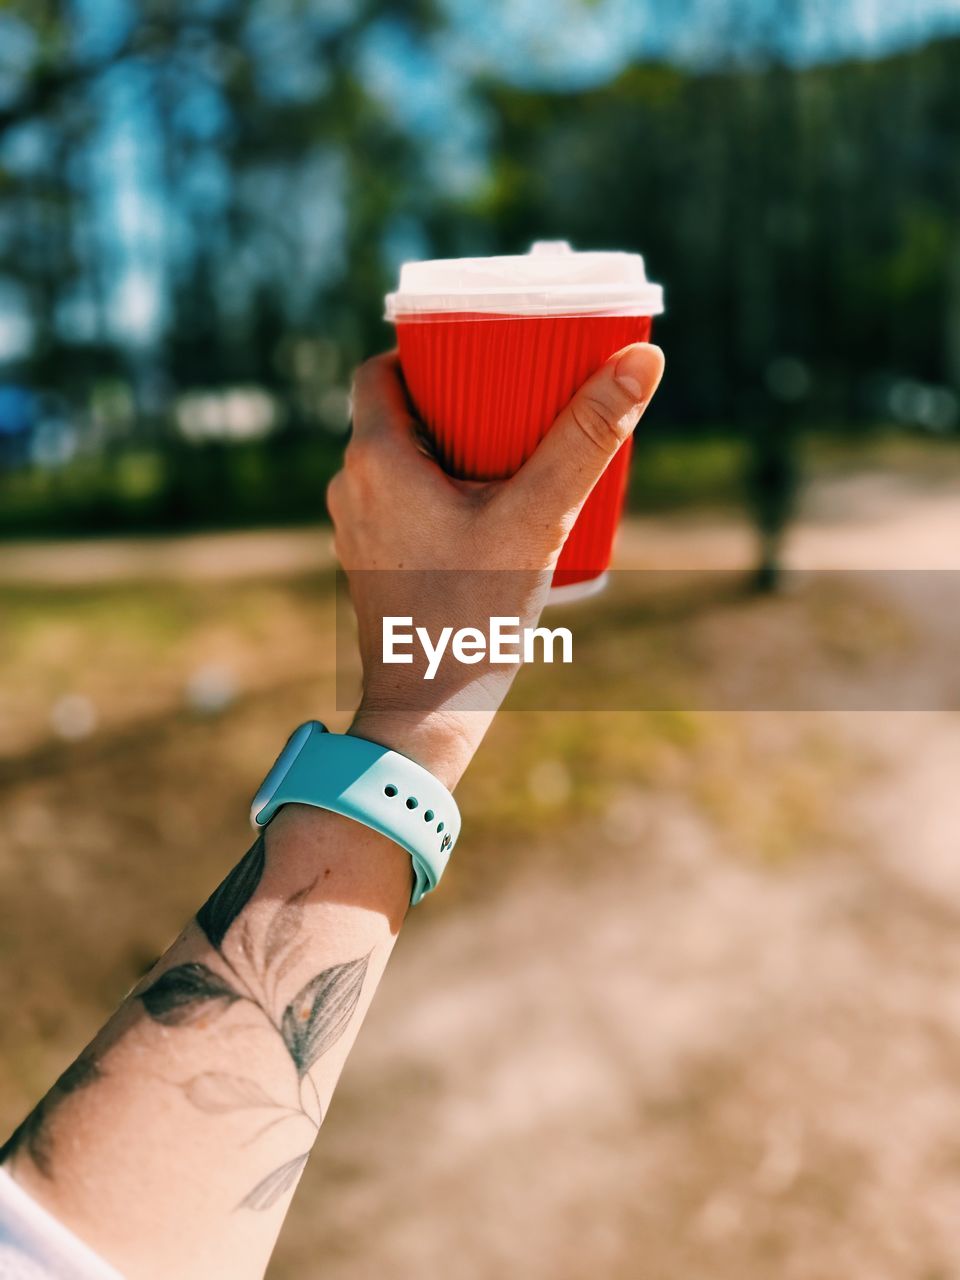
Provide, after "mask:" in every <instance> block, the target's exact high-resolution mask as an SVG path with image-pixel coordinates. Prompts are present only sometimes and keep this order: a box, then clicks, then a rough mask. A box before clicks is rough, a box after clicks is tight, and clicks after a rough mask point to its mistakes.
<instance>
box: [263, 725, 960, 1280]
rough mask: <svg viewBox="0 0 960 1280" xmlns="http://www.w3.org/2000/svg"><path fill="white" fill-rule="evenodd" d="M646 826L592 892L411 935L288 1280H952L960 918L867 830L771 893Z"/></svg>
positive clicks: (494, 908) (339, 1121) (765, 880)
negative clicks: (425, 1279) (379, 1279)
mask: <svg viewBox="0 0 960 1280" xmlns="http://www.w3.org/2000/svg"><path fill="white" fill-rule="evenodd" d="M924 729H925V726H923V725H920V724H914V725H911V726H909V730H910V732H912V733H914V734H919V735H920V736H922V737H923V738H924V741H925V743H926V745H927V747H928V748H929V747H930V745H931V744H930V739H929V738H928V737H927V736H926V735H925V733H924ZM944 733H945V734H946V730H945V729H944ZM958 734H960V726H956V725H955V726H953V737H952V740H951V741H946V738H945V739H944V740H943V741H941V742H938V743H936V749H937V751H938V752H939V751H941V750H943V751H948V750H949V751H953V750H956V748H957V745H958ZM862 798H863V797H859V798H858V799H862ZM926 800H927V801H928V803H929V802H931V801H934V800H935V801H936V803H937V804H938V805H939V812H940V816H941V817H942V818H945V817H946V816H947V815H948V814H949V813H950V812H951V809H952V807H953V797H952V795H951V794H943V792H942V791H938V793H937V795H936V796H935V797H934V796H933V795H932V794H930V793H929V792H928V794H927V796H926ZM647 803H648V805H649V808H650V813H649V814H648V821H647V823H646V830H645V834H644V837H643V839H642V841H641V842H640V843H639V844H635V845H634V846H633V847H631V848H628V849H620V850H617V851H616V852H615V854H613V855H611V854H610V853H608V854H606V855H605V856H603V857H602V859H601V865H600V866H599V867H597V866H596V865H594V867H593V870H592V872H591V874H590V875H589V876H586V875H585V876H583V877H577V878H576V879H575V880H574V879H573V878H571V879H570V880H569V881H567V882H565V883H558V882H557V880H556V878H554V877H551V878H550V879H549V880H546V881H545V880H544V879H542V878H539V877H536V876H530V877H526V878H525V879H524V880H523V881H521V882H519V883H516V884H514V885H513V886H512V887H511V890H510V892H509V893H508V894H506V895H504V896H503V897H499V898H497V899H495V900H492V901H490V902H487V903H486V904H484V905H483V906H481V907H479V908H477V909H476V910H474V911H473V912H471V913H469V914H465V915H461V916H457V917H453V918H449V919H444V920H439V921H437V922H434V921H431V920H429V919H426V918H425V919H424V920H422V921H419V922H417V924H416V925H415V927H414V928H413V929H411V931H410V936H408V937H406V938H405V939H404V940H403V942H402V944H401V947H400V950H399V954H398V955H397V957H396V960H395V963H394V966H393V969H392V973H391V974H390V975H389V978H388V980H387V983H386V986H385V988H384V989H383V991H382V993H381V997H380V998H379V1006H378V1008H377V1009H376V1011H375V1013H374V1015H373V1019H372V1022H371V1024H370V1025H369V1026H368V1028H367V1030H366V1031H365V1033H364V1037H363V1039H362V1043H361V1045H360V1046H359V1048H358V1050H357V1053H356V1057H355V1059H354V1060H353V1061H352V1062H351V1069H350V1071H349V1072H348V1073H347V1076H346V1079H345V1081H344V1083H343V1085H342V1091H341V1096H340V1098H339V1100H338V1102H337V1103H336V1106H335V1109H334V1113H333V1114H332V1115H331V1117H330V1120H329V1121H328V1128H327V1129H326V1131H325V1135H324V1141H323V1142H322V1143H321V1144H320V1152H319V1158H318V1159H317V1160H316V1162H315V1164H314V1165H312V1166H311V1169H310V1171H309V1173H308V1175H307V1181H306V1185H305V1186H304V1189H303V1195H302V1197H301V1200H300V1203H299V1205H298V1206H297V1209H296V1219H295V1221H294V1223H293V1224H292V1227H291V1232H290V1238H291V1242H292V1241H293V1240H294V1239H295V1240H296V1244H293V1243H291V1245H290V1246H289V1247H287V1245H286V1244H285V1245H284V1247H283V1249H282V1250H281V1254H280V1255H279V1257H278V1261H277V1268H276V1272H275V1274H276V1275H277V1276H284V1277H286V1276H290V1277H294V1276H307V1275H310V1274H313V1272H312V1271H311V1269H310V1259H311V1257H312V1256H316V1257H323V1258H324V1259H325V1262H324V1266H323V1274H324V1275H326V1276H331V1277H335V1278H336V1280H341V1278H342V1280H354V1278H355V1277H368V1276H369V1277H373V1276H380V1275H396V1276H446V1275H455V1276H457V1277H458V1278H459V1277H462V1278H463V1280H487V1278H488V1277H493V1276H501V1275H509V1276H523V1277H525V1278H529V1280H541V1277H542V1278H543V1280H546V1278H547V1277H550V1278H551V1280H581V1278H585V1277H592V1276H595V1275H597V1276H604V1277H611V1278H614V1280H619V1278H620V1277H622V1278H623V1280H635V1278H637V1277H643V1278H647V1277H651V1278H652V1277H661V1276H662V1277H678V1278H680V1277H684V1278H685V1277H689V1276H705V1277H706V1276H709V1277H711V1278H715V1280H726V1278H727V1277H729V1280H734V1278H736V1280H742V1278H743V1277H754V1276H756V1277H761V1276H762V1277H772V1276H776V1277H784V1278H787V1280H792V1278H793V1277H796V1278H797V1280H801V1278H802V1280H813V1278H814V1277H823V1278H824V1280H827V1278H828V1277H829V1278H831V1280H834V1278H835V1280H840V1278H843V1280H861V1278H862V1280H883V1278H886V1277H889V1278H891V1280H892V1278H893V1277H897V1278H899V1277H903V1278H904V1280H906V1278H907V1277H915V1278H917V1280H921V1278H923V1277H934V1276H938V1277H947V1276H952V1275H955V1274H957V1273H958V1268H960V1186H958V1182H957V1173H956V1167H957V1160H958V1153H960V1146H958V1143H960V1124H958V1108H957V1096H956V1068H957V1064H958V1062H960V996H958V990H960V987H958V978H960V932H958V930H957V927H956V926H957V920H956V910H955V908H956V902H957V899H956V898H954V900H953V904H952V905H949V906H948V905H947V904H945V903H944V901H943V900H942V898H941V897H940V895H939V893H936V892H935V893H934V895H933V896H932V897H928V896H927V893H926V892H925V891H923V892H921V891H917V890H916V888H915V885H914V884H913V882H912V879H911V877H910V875H909V874H908V875H907V877H906V879H904V878H903V877H902V875H901V872H902V871H903V864H904V863H905V862H906V861H907V857H906V855H905V850H904V849H902V848H899V847H898V843H897V841H896V840H882V839H878V836H877V829H878V828H879V826H880V825H881V823H882V815H879V814H878V815H875V818H876V820H875V821H874V822H872V823H871V830H870V831H869V833H867V832H865V833H864V837H863V838H862V839H861V840H857V841H855V842H853V843H852V844H851V843H849V842H846V843H845V842H844V841H843V840H841V839H838V841H837V842H836V844H835V845H833V846H832V847H830V848H823V849H821V850H820V851H819V856H818V857H817V858H816V859H815V860H814V861H812V862H811V861H804V862H803V863H802V864H800V865H798V866H796V867H794V868H792V869H788V870H781V871H779V872H776V873H774V872H771V871H769V870H767V871H763V870H761V869H758V868H756V867H753V868H751V867H749V866H745V865H743V864H738V863H737V862H736V861H735V860H731V859H730V857H729V856H727V855H726V854H725V853H724V852H723V851H721V850H719V849H718V848H717V846H716V840H715V838H714V836H713V834H712V833H711V831H710V830H709V829H708V828H707V827H705V826H704V825H703V823H702V821H701V820H699V819H698V818H697V817H696V816H695V814H694V813H693V812H691V811H690V810H689V809H688V808H687V807H686V805H685V804H684V803H683V802H682V801H669V800H666V799H664V798H659V799H657V800H656V801H655V802H653V803H651V802H650V801H649V800H648V801H647ZM954 813H955V810H954ZM838 825H839V826H842V823H841V824H838ZM954 829H955V824H954ZM945 833H946V828H942V829H941V833H940V834H941V836H943V835H944V834H945ZM900 834H902V824H900ZM571 839H572V840H575V841H579V842H580V851H581V856H582V857H583V858H585V859H589V860H590V861H591V863H592V864H595V863H596V858H595V857H594V854H593V852H592V848H593V846H594V844H595V838H594V837H592V835H591V833H590V832H589V831H587V830H584V831H581V832H579V833H577V835H576V836H572V837H571ZM931 847H932V848H933V849H934V851H935V854H936V856H937V857H940V856H941V854H942V847H941V845H940V843H939V842H937V841H932V842H931ZM954 874H956V873H955V872H954ZM440 974H442V975H443V980H442V982H441V981H438V977H437V975H440ZM383 1152H390V1153H392V1154H393V1155H394V1158H395V1155H396V1153H399V1152H402V1153H404V1154H403V1159H402V1163H401V1164H400V1165H397V1164H396V1163H394V1162H393V1161H391V1162H387V1163H385V1162H383V1161H382V1160H381V1158H380V1157H381V1153H383ZM357 1242H362V1245H361V1246H360V1248H359V1251H358V1243H357ZM314 1250H315V1251H316V1252H314ZM331 1259H332V1260H331Z"/></svg>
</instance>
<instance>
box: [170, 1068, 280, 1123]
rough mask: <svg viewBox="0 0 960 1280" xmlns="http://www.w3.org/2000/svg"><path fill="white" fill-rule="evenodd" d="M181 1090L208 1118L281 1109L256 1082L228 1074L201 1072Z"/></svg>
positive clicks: (181, 1086)
mask: <svg viewBox="0 0 960 1280" xmlns="http://www.w3.org/2000/svg"><path fill="white" fill-rule="evenodd" d="M180 1088H181V1089H182V1090H183V1093H184V1095H185V1096H186V1097H187V1099H188V1100H189V1101H190V1102H192V1103H193V1105H194V1106H195V1107H197V1108H198V1109H199V1110H200V1111H207V1112H210V1113H211V1114H217V1113H220V1112H225V1111H242V1110H250V1109H251V1108H256V1107H279V1106H282V1105H283V1104H282V1103H279V1102H277V1100H276V1098H272V1097H271V1096H270V1094H269V1093H267V1091H266V1089H264V1088H263V1087H262V1085H259V1084H257V1082H256V1080H250V1079H248V1078H247V1077H246V1076H235V1075H232V1074H231V1073H230V1072H229V1071H202V1072H201V1073H200V1074H199V1075H196V1076H191V1078H190V1079H189V1080H185V1081H184V1082H183V1083H182V1084H181V1085H180Z"/></svg>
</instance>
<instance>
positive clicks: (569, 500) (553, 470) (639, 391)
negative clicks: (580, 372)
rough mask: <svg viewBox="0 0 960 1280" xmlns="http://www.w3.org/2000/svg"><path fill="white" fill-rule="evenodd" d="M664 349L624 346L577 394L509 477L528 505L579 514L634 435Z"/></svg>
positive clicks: (658, 372) (557, 513) (656, 380)
mask: <svg viewBox="0 0 960 1280" xmlns="http://www.w3.org/2000/svg"><path fill="white" fill-rule="evenodd" d="M663 363H664V362H663V352H662V351H661V350H660V348H659V347H655V346H652V345H650V344H649V343H644V342H638V343H634V344H633V346H629V347H624V348H623V349H622V350H620V351H618V352H616V353H615V354H614V355H612V356H611V357H610V359H609V360H608V361H607V362H606V364H605V365H603V367H602V368H600V369H598V370H597V372H596V373H595V374H593V376H592V377H591V378H589V379H588V380H587V381H586V382H585V383H584V384H583V386H582V387H581V388H580V390H579V391H578V392H577V393H576V395H575V396H574V397H573V399H572V400H571V401H570V403H569V404H568V405H567V406H566V408H565V409H562V410H561V412H560V415H559V416H558V418H557V419H556V421H555V422H554V424H553V426H552V427H551V428H550V430H549V431H548V432H547V434H546V435H545V436H544V438H543V440H541V442H540V444H539V445H538V446H537V449H536V451H535V452H534V453H533V455H532V456H531V457H530V458H529V459H528V460H527V461H526V462H525V463H524V465H523V466H522V467H521V468H520V470H519V471H518V472H517V473H516V475H515V476H514V477H513V478H512V479H511V480H508V481H507V482H506V486H507V488H508V489H510V490H513V495H512V496H514V497H515V498H516V499H517V500H519V501H521V502H523V503H524V504H526V503H529V502H535V503H536V505H537V510H538V511H541V512H543V513H544V514H547V515H550V516H556V517H557V518H558V519H562V518H563V517H565V516H567V515H573V516H575V515H576V513H577V512H578V511H579V510H580V507H581V506H582V505H583V503H584V502H585V501H586V499H587V497H588V496H589V494H590V490H591V489H592V488H593V486H594V485H595V484H596V483H597V481H598V480H599V479H600V477H601V476H602V475H603V473H604V471H605V470H606V467H607V464H608V463H609V461H610V459H611V458H612V457H613V455H614V454H615V453H616V452H617V450H618V449H619V448H620V446H621V445H622V444H624V443H625V441H627V440H628V439H629V438H630V436H631V435H632V434H633V430H634V427H636V425H637V423H638V422H639V421H640V417H641V415H642V414H643V411H644V409H645V408H646V407H647V404H648V403H649V401H650V398H651V396H652V395H653V393H654V392H655V391H656V389H657V386H658V385H659V382H660V378H661V376H662V375H663Z"/></svg>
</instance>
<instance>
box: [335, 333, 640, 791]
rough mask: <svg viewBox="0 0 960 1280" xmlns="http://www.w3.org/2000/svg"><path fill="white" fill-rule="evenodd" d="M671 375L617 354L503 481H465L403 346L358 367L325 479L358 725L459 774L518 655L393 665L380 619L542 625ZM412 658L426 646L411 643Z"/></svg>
mask: <svg viewBox="0 0 960 1280" xmlns="http://www.w3.org/2000/svg"><path fill="white" fill-rule="evenodd" d="M662 373H663V353H662V352H661V351H660V349H659V348H658V347H655V346H651V345H649V344H645V343H637V344H635V345H633V346H630V347H625V348H624V349H623V350H622V351H618V352H617V353H616V354H615V355H613V356H611V358H610V359H609V360H608V361H607V363H606V364H605V365H604V366H603V367H602V368H601V369H599V370H598V371H597V373H595V374H594V375H593V376H592V377H591V378H590V379H589V380H588V381H587V382H586V383H584V385H583V386H582V387H581V388H580V390H579V391H578V392H577V394H576V395H575V396H574V397H573V399H572V400H571V401H570V403H569V404H568V405H567V406H566V408H565V409H564V410H563V411H562V412H561V413H560V415H559V417H558V418H557V420H556V422H555V423H554V424H553V426H552V427H551V429H550V431H549V432H548V433H547V435H546V436H545V437H544V439H543V440H542V441H541V443H540V445H539V447H538V448H537V450H536V452H535V453H534V454H533V456H532V457H531V458H529V459H528V461H527V462H526V463H525V464H524V466H523V467H521V469H520V470H519V471H518V472H517V473H516V474H515V475H514V476H512V477H511V478H510V479H509V480H502V481H495V482H490V483H474V482H469V481H462V480H455V479H452V478H451V477H450V476H448V475H446V473H445V472H444V471H443V470H442V469H441V468H440V467H439V466H438V464H437V463H436V462H435V461H434V459H433V458H432V456H430V453H429V448H428V447H427V446H425V445H424V443H423V437H422V434H421V427H420V425H419V424H418V423H417V421H416V419H415V418H414V417H413V414H412V412H411V409H410V405H409V402H408V400H407V397H406V393H405V390H404V386H403V381H402V378H401V374H400V367H399V362H398V360H397V357H396V355H394V354H392V353H391V354H389V355H383V356H377V357H375V358H374V359H372V360H368V361H367V362H366V364H364V365H362V366H361V367H360V369H359V370H358V372H357V375H356V379H355V383H354V391H353V436H352V438H351V440H350V442H349V444H348V445H347V449H346V454H345V458H344V466H343V469H342V470H341V471H339V472H338V473H337V475H335V476H334V477H333V480H332V481H331V482H330V486H329V488H328V490H327V505H328V508H329V511H330V515H331V518H332V520H333V524H334V531H335V545H336V550H337V554H338V556H339V558H340V562H341V564H342V565H343V567H344V569H345V570H346V573H347V576H348V579H349V582H350V594H351V597H352V599H353V604H354V608H355V610H356V614H357V624H358V631H359V642H360V656H361V660H362V663H363V679H364V690H363V698H362V701H361V704H360V707H359V709H358V711H357V715H356V717H355V719H354V722H353V725H352V727H351V732H352V733H356V734H357V735H358V736H360V737H367V738H370V739H372V740H374V741H377V742H381V743H383V744H384V745H385V746H390V747H395V748H396V750H398V751H402V752H403V753H404V754H406V755H410V756H413V758H414V759H417V760H419V761H420V762H421V763H422V764H424V765H425V766H426V767H427V768H429V769H431V770H432V771H433V772H434V773H436V774H437V775H438V776H439V777H441V778H443V780H444V781H446V782H447V785H453V784H454V783H455V782H456V781H457V780H458V778H459V777H460V775H461V774H462V772H463V770H464V769H465V768H466V765H467V764H468V763H469V760H470V758H471V756H472V755H473V752H474V751H475V750H476V748H477V746H478V745H479V742H480V740H481V738H482V737H483V734H484V732H485V731H486V728H487V726H488V724H489V722H490V720H491V719H492V718H493V715H494V713H495V711H496V708H497V707H498V706H499V704H500V702H501V701H502V700H503V698H504V697H505V696H506V693H507V690H508V688H509V686H510V683H511V681H512V679H513V676H514V675H515V674H516V671H517V667H516V666H492V665H488V664H486V663H481V664H479V665H476V666H462V667H461V666H459V665H458V664H455V663H450V662H449V661H448V662H447V663H445V664H444V670H443V674H442V675H439V674H438V676H437V678H435V679H433V680H430V681H427V680H424V679H423V673H424V665H425V664H424V663H423V662H418V661H415V662H414V663H413V664H412V665H403V666H396V665H385V664H384V663H383V661H382V651H381V645H382V619H383V617H384V616H387V615H392V616H408V617H412V618H413V620H414V625H415V626H423V627H426V628H427V630H428V632H429V633H430V635H432V636H436V635H437V634H438V633H439V632H440V630H441V629H442V628H443V627H452V628H453V630H454V632H456V631H457V630H458V629H460V628H461V627H469V626H478V625H479V626H480V627H481V628H483V629H485V624H486V623H487V621H488V620H489V618H490V617H491V616H494V615H500V616H505V617H519V618H520V619H521V625H522V626H533V625H535V623H536V621H537V619H538V618H539V616H540V611H541V609H542V608H543V604H544V601H545V599H546V593H547V589H548V588H549V585H550V576H551V573H552V571H553V568H554V566H555V564H556V562H557V558H558V557H559V555H560V551H561V549H562V547H563V544H564V541H565V539H566V537H567V534H568V533H569V532H570V529H571V528H572V527H573V523H574V521H575V520H576V518H577V515H578V514H579V511H580V508H581V507H582V506H583V503H584V502H585V501H586V499H587V497H588V496H589V494H590V491H591V490H592V489H593V486H594V485H595V484H596V482H597V481H598V480H599V478H600V476H601V475H602V474H603V472H604V469H605V468H606V466H607V464H608V463H609V461H610V459H611V458H612V457H613V455H614V454H615V453H616V451H617V450H618V449H619V448H620V446H621V445H622V444H623V443H624V442H625V441H626V440H627V439H628V438H629V436H630V435H631V434H632V433H633V430H634V428H635V427H636V425H637V423H638V421H639V420H640V417H641V415H642V414H643V411H644V409H645V408H646V406H647V404H648V403H649V401H650V398H651V397H652V395H653V393H654V392H655V391H656V389H657V385H658V384H659V382H660V378H661V375H662ZM414 654H415V655H416V647H414Z"/></svg>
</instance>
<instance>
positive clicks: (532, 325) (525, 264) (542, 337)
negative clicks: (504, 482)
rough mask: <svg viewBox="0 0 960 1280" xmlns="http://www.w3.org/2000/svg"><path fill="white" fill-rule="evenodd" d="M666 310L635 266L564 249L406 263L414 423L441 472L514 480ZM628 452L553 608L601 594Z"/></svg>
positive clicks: (578, 533)
mask: <svg viewBox="0 0 960 1280" xmlns="http://www.w3.org/2000/svg"><path fill="white" fill-rule="evenodd" d="M662 311H663V290H662V288H661V287H660V285H658V284H654V283H652V282H651V281H649V280H648V279H647V275H646V271H645V269H644V264H643V258H642V257H641V256H640V255H639V254H636V253H606V252H604V253H597V252H589V253H582V252H575V251H574V250H573V249H571V247H570V245H568V244H567V243H566V242H565V241H540V242H538V243H536V244H534V245H533V247H532V248H531V250H530V252H529V253H527V254H521V255H517V256H513V257H495V258H437V259H433V260H429V261H423V262H407V263H405V264H404V265H403V267H402V268H401V270H400V281H399V286H398V288H397V290H396V292H395V293H390V294H388V295H387V298H386V318H387V320H389V321H391V322H392V323H393V324H394V325H395V326H396V330H397V346H398V348H399V352H400V363H401V366H402V368H403V376H404V378H405V380H406V384H407V388H408V390H409V393H410V396H411V399H412V400H413V404H414V406H415V408H416V410H417V413H418V414H419V415H420V417H421V419H422V420H423V422H424V423H425V425H426V426H427V428H428V430H429V431H430V433H431V435H432V438H433V441H434V444H435V447H436V450H437V455H438V457H439V459H440V462H441V463H442V465H443V466H444V467H445V468H446V470H447V471H448V472H449V473H450V474H451V475H455V476H459V477H461V478H463V479H469V480H501V479H505V478H506V477H508V476H511V475H513V474H514V472H515V471H517V470H518V469H519V468H520V467H521V466H522V465H523V463H524V462H525V461H526V460H527V458H529V457H530V455H531V454H532V453H533V451H534V449H536V447H537V445H538V444H539V443H540V441H541V440H542V439H543V437H544V435H545V434H546V433H547V431H549V429H550V426H551V425H552V423H553V421H554V419H555V418H556V416H557V414H558V413H559V412H560V410H561V409H562V408H563V407H564V405H565V404H567V402H568V401H569V400H570V399H571V397H572V396H573V394H574V392H575V391H576V390H577V388H578V387H580V386H581V385H582V384H583V383H584V382H585V381H586V380H587V378H589V377H590V375H591V374H592V373H594V372H595V371H596V370H597V369H599V368H600V367H601V365H603V364H604V363H605V361H606V360H607V359H608V358H609V357H610V356H611V355H612V354H613V353H614V352H615V351H618V350H619V349H620V348H621V347H625V346H627V345H628V344H629V343H632V342H646V341H648V340H649V338H650V331H651V327H652V322H653V317H654V316H655V315H659V314H660V313H661V312H662ZM631 449H632V441H628V442H627V443H626V444H625V445H623V447H622V448H621V449H620V450H619V451H618V453H617V454H616V456H615V457H614V458H613V460H612V461H611V462H610V465H609V466H608V467H607V469H606V471H605V472H604V474H603V476H602V478H601V479H600V480H599V482H598V483H597V485H596V486H595V488H594V489H593V492H592V493H591V494H590V496H589V498H588V499H587V501H586V502H585V504H584V506H583V509H582V511H581V512H580V515H579V516H578V518H577V521H576V523H575V525H574V526H573V529H572V530H571V531H570V534H569V536H568V538H567V541H566V543H565V544H564V548H563V551H562V552H561V554H560V559H559V562H558V564H557V567H556V570H555V571H554V575H553V583H552V587H551V596H552V599H553V600H554V601H555V602H557V601H560V600H564V599H567V600H570V599H576V598H578V597H581V596H585V595H592V594H593V593H594V592H596V591H598V590H600V589H602V586H603V582H604V575H605V574H606V571H607V569H608V567H609V565H610V557H611V555H612V553H613V542H614V537H615V535H616V530H617V525H618V523H619V520H620V514H621V511H622V509H623V503H624V498H625V496H626V489H627V474H628V470H629V466H630V455H631ZM531 514H533V513H531Z"/></svg>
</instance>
